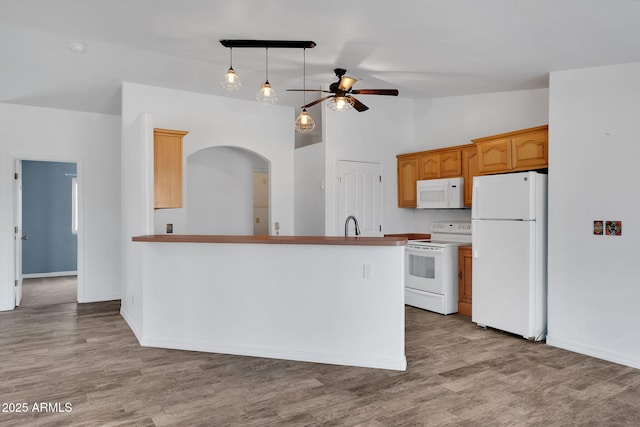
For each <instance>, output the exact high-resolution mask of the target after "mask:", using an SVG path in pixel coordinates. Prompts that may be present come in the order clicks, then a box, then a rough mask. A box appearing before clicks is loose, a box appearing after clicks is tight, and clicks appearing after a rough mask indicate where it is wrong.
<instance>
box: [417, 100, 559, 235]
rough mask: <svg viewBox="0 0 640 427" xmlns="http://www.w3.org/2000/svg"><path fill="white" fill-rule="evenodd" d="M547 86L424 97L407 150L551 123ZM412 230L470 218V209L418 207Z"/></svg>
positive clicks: (422, 148) (458, 143)
mask: <svg viewBox="0 0 640 427" xmlns="http://www.w3.org/2000/svg"><path fill="white" fill-rule="evenodd" d="M548 117H549V91H548V89H535V90H523V91H513V92H496V93H486V94H478V95H465V96H452V97H446V98H430V99H422V100H418V101H416V102H415V106H414V115H413V125H414V126H415V130H414V133H415V144H414V146H413V147H411V149H409V150H407V151H406V152H412V151H423V150H432V149H435V148H441V147H449V146H453V145H463V144H469V143H471V140H472V139H476V138H481V137H483V136H490V135H495V134H500V133H505V132H511V131H514V130H518V129H525V128H529V127H534V126H540V125H544V124H547V123H548ZM414 213H415V215H414V218H413V230H412V231H416V232H421V233H429V232H430V229H431V223H432V222H433V221H438V220H445V219H453V220H456V219H457V220H469V219H470V218H471V210H470V209H445V210H432V209H429V210H415V212H414Z"/></svg>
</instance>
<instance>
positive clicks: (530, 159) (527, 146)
mask: <svg viewBox="0 0 640 427" xmlns="http://www.w3.org/2000/svg"><path fill="white" fill-rule="evenodd" d="M548 138H549V133H548V132H547V131H546V130H543V131H538V132H531V133H528V134H526V135H519V136H514V137H513V149H512V150H513V160H512V164H513V169H516V170H521V169H540V168H546V167H547V166H548V163H549V162H548V156H549V153H548V151H549V140H548Z"/></svg>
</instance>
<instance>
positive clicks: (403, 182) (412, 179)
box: [397, 155, 420, 208]
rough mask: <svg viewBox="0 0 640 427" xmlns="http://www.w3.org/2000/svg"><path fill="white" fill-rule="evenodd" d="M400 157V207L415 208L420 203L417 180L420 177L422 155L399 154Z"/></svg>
mask: <svg viewBox="0 0 640 427" xmlns="http://www.w3.org/2000/svg"><path fill="white" fill-rule="evenodd" d="M397 158H398V207H399V208H415V207H416V206H417V205H418V198H417V194H416V181H417V180H418V177H419V169H420V166H419V164H420V156H418V155H399V156H397Z"/></svg>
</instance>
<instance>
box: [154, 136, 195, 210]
mask: <svg viewBox="0 0 640 427" xmlns="http://www.w3.org/2000/svg"><path fill="white" fill-rule="evenodd" d="M187 133H188V132H184V131H173V130H168V129H154V130H153V167H154V180H153V184H154V204H153V207H154V208H155V209H165V208H181V207H182V137H183V136H184V135H186V134H187Z"/></svg>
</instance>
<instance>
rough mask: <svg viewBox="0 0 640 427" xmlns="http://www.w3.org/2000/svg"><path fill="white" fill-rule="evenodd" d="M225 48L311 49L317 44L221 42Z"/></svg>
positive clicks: (283, 41)
mask: <svg viewBox="0 0 640 427" xmlns="http://www.w3.org/2000/svg"><path fill="white" fill-rule="evenodd" d="M220 44H222V46H224V47H260V48H270V47H276V48H285V49H286V48H290V49H311V48H314V47H316V42H313V41H300V40H229V39H223V40H220Z"/></svg>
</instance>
